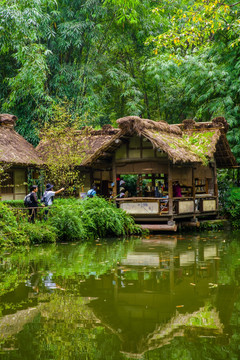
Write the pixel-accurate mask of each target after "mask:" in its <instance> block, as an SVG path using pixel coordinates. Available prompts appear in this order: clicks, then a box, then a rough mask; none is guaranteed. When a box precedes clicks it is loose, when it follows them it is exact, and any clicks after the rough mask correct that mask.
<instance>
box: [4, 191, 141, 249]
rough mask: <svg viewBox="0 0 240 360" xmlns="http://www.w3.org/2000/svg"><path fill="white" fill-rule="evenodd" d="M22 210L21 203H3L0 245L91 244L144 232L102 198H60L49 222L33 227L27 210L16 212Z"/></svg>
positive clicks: (129, 217) (50, 215) (51, 210)
mask: <svg viewBox="0 0 240 360" xmlns="http://www.w3.org/2000/svg"><path fill="white" fill-rule="evenodd" d="M23 207H24V206H23V201H19V200H17V201H8V202H0V246H15V245H28V244H38V243H44V242H47V243H53V242H57V241H88V240H94V239H97V238H103V237H114V236H124V235H132V234H141V232H142V230H141V229H140V227H139V226H138V225H136V224H135V222H134V220H133V218H132V217H131V216H130V215H128V214H127V213H126V212H125V211H123V210H121V209H119V208H117V207H116V205H115V204H114V203H111V202H109V201H106V200H105V199H103V198H100V197H95V198H91V199H90V198H89V199H86V200H78V199H58V200H56V201H55V202H54V206H53V207H52V208H51V209H50V211H49V215H48V219H47V220H46V221H44V220H41V221H40V220H36V221H35V223H34V224H30V223H29V222H28V217H27V216H26V215H24V213H25V214H26V212H25V211H24V212H23V213H22V214H21V210H18V211H16V210H17V209H20V208H23ZM39 212H43V210H42V209H40V211H39Z"/></svg>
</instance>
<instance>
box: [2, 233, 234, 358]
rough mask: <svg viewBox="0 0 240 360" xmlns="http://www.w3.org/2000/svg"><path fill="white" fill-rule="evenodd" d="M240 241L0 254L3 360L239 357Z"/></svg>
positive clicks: (179, 240)
mask: <svg viewBox="0 0 240 360" xmlns="http://www.w3.org/2000/svg"><path fill="white" fill-rule="evenodd" d="M239 284H240V233H239V232H235V233H230V232H226V233H225V232H216V233H215V232H209V233H204V234H201V235H196V236H194V235H187V236H182V235H177V236H176V235H161V236H151V237H148V238H146V239H130V240H112V241H111V242H109V241H108V242H106V241H100V240H99V241H96V242H95V243H94V244H59V245H57V246H41V247H40V246H39V247H33V248H31V249H30V250H29V251H22V252H16V253H12V254H10V253H7V252H5V253H2V254H1V255H0V359H1V360H2V359H4V360H6V359H11V360H12V359H22V360H28V359H29V360H30V359H31V360H35V359H43V360H50V359H51V360H52V359H57V360H59V359H61V360H63V359H64V360H65V359H66V360H68V359H69V360H72V359H76V360H100V359H101V360H120V359H144V360H145V359H146V360H147V359H149V360H156V359H180V360H181V359H194V360H196V359H216V360H219V359H232V360H237V359H240V316H239V310H240V295H239Z"/></svg>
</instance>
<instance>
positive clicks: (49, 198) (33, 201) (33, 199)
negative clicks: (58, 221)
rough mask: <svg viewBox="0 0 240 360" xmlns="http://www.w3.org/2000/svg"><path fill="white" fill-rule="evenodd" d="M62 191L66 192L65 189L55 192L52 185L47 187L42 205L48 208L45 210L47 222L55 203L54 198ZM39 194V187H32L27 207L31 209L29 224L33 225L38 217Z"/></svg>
mask: <svg viewBox="0 0 240 360" xmlns="http://www.w3.org/2000/svg"><path fill="white" fill-rule="evenodd" d="M62 191H64V188H61V189H59V190H57V191H53V185H51V184H47V185H46V190H45V192H44V194H43V196H42V198H41V205H42V206H45V207H46V208H45V210H44V220H47V215H48V211H49V207H50V206H51V205H52V203H53V198H54V196H55V195H56V194H59V193H60V192H62ZM37 192H38V186H37V185H32V187H31V188H30V194H28V195H27V196H29V202H28V205H27V206H28V208H29V222H31V223H34V221H35V218H36V215H37V208H38V205H39V203H38V197H37Z"/></svg>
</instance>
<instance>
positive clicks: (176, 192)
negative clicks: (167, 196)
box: [173, 181, 182, 197]
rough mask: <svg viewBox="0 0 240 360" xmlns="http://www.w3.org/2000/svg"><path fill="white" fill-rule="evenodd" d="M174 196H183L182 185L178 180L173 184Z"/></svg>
mask: <svg viewBox="0 0 240 360" xmlns="http://www.w3.org/2000/svg"><path fill="white" fill-rule="evenodd" d="M173 197H182V192H181V186H180V184H179V182H178V181H176V182H175V183H174V184H173Z"/></svg>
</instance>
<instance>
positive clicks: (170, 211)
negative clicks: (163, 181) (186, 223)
mask: <svg viewBox="0 0 240 360" xmlns="http://www.w3.org/2000/svg"><path fill="white" fill-rule="evenodd" d="M168 206H169V207H168V214H169V215H171V216H172V215H173V180H172V164H171V163H170V161H169V163H168Z"/></svg>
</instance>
